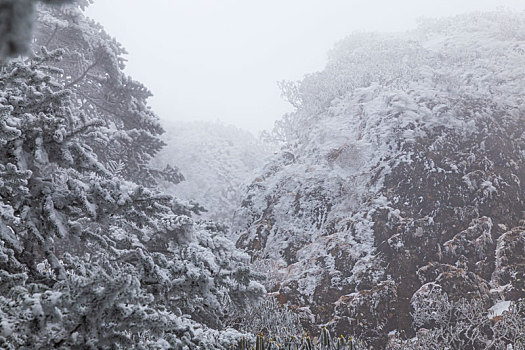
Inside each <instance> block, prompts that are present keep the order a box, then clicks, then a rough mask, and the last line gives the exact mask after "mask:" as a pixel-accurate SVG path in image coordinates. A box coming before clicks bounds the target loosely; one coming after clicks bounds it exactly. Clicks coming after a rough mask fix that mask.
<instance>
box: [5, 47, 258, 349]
mask: <svg viewBox="0 0 525 350" xmlns="http://www.w3.org/2000/svg"><path fill="white" fill-rule="evenodd" d="M63 54H64V51H63V50H60V49H57V50H52V51H49V50H47V49H45V48H43V49H42V50H41V52H40V53H39V54H37V55H35V56H34V57H33V58H32V59H31V60H25V61H23V60H16V61H12V62H9V63H6V64H4V65H3V66H1V68H0V144H1V146H0V160H1V161H0V164H1V165H0V238H1V239H0V279H1V283H0V344H1V345H0V346H1V347H2V348H7V349H19V348H25V349H47V348H75V349H82V348H85V349H105V348H112V349H119V348H126V349H127V348H148V349H149V348H183V346H190V347H192V348H195V347H197V346H199V347H211V346H212V344H216V345H213V346H215V347H219V348H220V347H221V346H222V345H221V344H229V343H231V342H232V341H234V340H235V339H234V338H235V337H237V336H238V334H237V333H235V332H224V331H219V329H221V328H222V325H223V318H224V313H225V312H226V311H227V310H228V307H229V305H228V304H229V303H233V305H236V306H237V307H243V306H245V304H246V303H249V302H251V301H253V300H255V299H256V298H257V297H258V296H260V295H261V294H262V293H263V292H264V288H263V287H262V286H261V285H260V284H258V283H257V282H254V281H253V278H254V277H255V275H254V274H253V273H252V272H250V269H249V267H248V262H249V258H248V256H247V255H245V254H243V253H241V252H239V251H237V250H235V248H234V246H233V243H231V242H230V241H229V240H227V239H226V238H225V235H224V230H223V229H222V228H221V227H218V226H216V225H213V224H211V223H201V224H195V223H194V222H193V221H192V219H191V218H190V217H188V216H187V215H186V214H187V213H189V212H190V210H191V208H185V207H184V206H183V205H182V204H181V203H178V202H177V201H173V199H172V198H171V197H170V196H166V195H162V194H160V193H157V192H155V191H152V190H150V189H147V188H144V187H142V186H139V185H136V184H134V183H132V182H129V181H126V180H123V179H119V178H116V177H114V176H113V175H114V174H113V173H112V172H111V171H110V170H108V168H107V167H106V166H105V164H104V163H103V162H101V161H100V159H99V158H98V157H97V155H96V154H95V152H94V149H93V147H92V146H91V145H99V144H101V143H104V142H108V140H111V139H112V137H113V136H114V134H119V133H121V131H119V130H118V129H115V130H110V129H109V128H107V122H106V121H105V120H104V119H103V118H106V115H104V114H102V115H97V114H95V113H94V112H93V113H92V114H88V113H87V112H86V109H85V108H82V105H79V104H78V101H77V98H78V96H79V95H78V93H75V91H72V90H71V89H70V88H69V87H67V84H68V83H67V82H65V81H64V79H63V78H62V79H61V78H60V77H64V76H65V75H66V73H64V71H62V70H61V69H59V68H57V66H61V63H60V59H61V57H62V55H63ZM55 77H59V78H58V79H57V78H55ZM209 327H211V328H209ZM214 329H215V330H214ZM232 337H233V338H232Z"/></svg>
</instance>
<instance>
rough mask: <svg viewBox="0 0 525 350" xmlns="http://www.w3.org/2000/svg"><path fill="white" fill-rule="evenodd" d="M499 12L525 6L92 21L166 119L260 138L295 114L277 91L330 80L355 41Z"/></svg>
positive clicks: (185, 6)
mask: <svg viewBox="0 0 525 350" xmlns="http://www.w3.org/2000/svg"><path fill="white" fill-rule="evenodd" d="M498 7H505V8H509V9H515V10H521V11H523V10H525V0H258V1H255V0H148V1H144V0H96V1H95V3H94V4H93V5H91V7H90V8H89V9H88V10H87V14H88V15H89V16H90V17H92V18H93V19H95V20H97V21H98V22H100V23H101V24H102V25H103V26H104V27H105V28H106V30H107V31H108V33H109V34H110V35H112V36H114V37H116V38H117V39H118V40H119V41H120V42H121V43H122V44H123V45H124V47H125V48H126V49H127V50H128V52H129V55H128V57H127V59H128V67H127V73H128V74H130V75H131V76H132V77H133V78H135V79H136V80H139V81H141V82H143V83H144V84H145V85H146V86H147V87H148V88H149V89H150V90H152V92H153V94H154V97H153V98H152V99H151V100H150V103H151V105H152V107H153V108H154V110H155V111H156V112H157V114H158V115H159V116H160V118H161V119H169V120H174V121H176V120H185V121H189V120H210V121H215V120H221V121H224V122H225V123H227V124H234V125H237V126H239V127H242V128H245V129H248V130H250V131H252V132H258V131H261V130H263V129H268V128H271V127H272V126H273V123H274V121H275V120H277V119H279V118H280V117H281V116H282V115H283V114H284V113H286V112H287V111H290V110H291V109H290V107H289V106H288V104H287V103H286V102H285V101H283V100H282V98H281V97H280V91H279V89H278V87H277V81H279V80H298V79H301V77H302V76H303V75H304V74H306V73H310V72H314V71H318V70H321V69H322V68H323V66H324V64H325V62H326V53H327V51H328V50H329V49H330V48H331V47H332V46H333V45H334V43H335V42H337V41H338V40H340V39H342V38H344V37H345V36H346V35H348V34H351V33H352V32H355V31H383V32H384V31H405V30H409V29H412V28H414V27H415V26H416V23H417V19H418V18H419V17H421V16H425V17H442V16H450V15H455V14H460V13H465V12H471V11H483V10H494V9H496V8H498Z"/></svg>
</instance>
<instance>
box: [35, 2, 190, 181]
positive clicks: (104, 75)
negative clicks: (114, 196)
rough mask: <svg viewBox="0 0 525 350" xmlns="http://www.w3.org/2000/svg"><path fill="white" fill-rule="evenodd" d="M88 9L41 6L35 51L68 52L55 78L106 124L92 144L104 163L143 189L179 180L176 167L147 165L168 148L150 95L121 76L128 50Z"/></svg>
mask: <svg viewBox="0 0 525 350" xmlns="http://www.w3.org/2000/svg"><path fill="white" fill-rule="evenodd" d="M85 6H87V4H86V3H85V2H75V4H74V5H70V6H63V7H41V8H40V11H39V15H38V21H37V26H36V27H37V28H36V32H35V37H36V43H35V47H41V46H44V47H46V48H47V49H48V50H55V49H58V48H60V49H64V54H63V59H62V60H61V61H60V62H58V63H57V64H56V66H57V67H59V68H60V69H62V71H63V73H62V74H61V75H59V76H58V77H57V79H58V80H59V81H60V82H62V83H63V84H64V86H65V87H66V88H67V89H68V90H70V91H71V93H72V94H73V96H74V98H72V103H73V104H75V106H76V107H77V108H78V109H80V110H81V111H82V112H83V113H84V115H85V116H86V118H87V119H89V120H94V119H101V120H102V122H103V128H100V129H99V130H98V132H99V133H100V135H101V137H99V138H98V139H97V140H96V142H91V143H90V145H91V146H92V148H93V150H94V151H95V152H96V153H97V155H98V158H99V160H100V161H101V162H103V163H104V164H105V165H106V166H110V165H113V167H114V165H115V164H117V165H122V166H121V167H120V168H119V169H120V172H119V173H118V175H119V176H121V177H123V178H125V179H127V180H132V181H134V182H137V183H139V184H142V185H146V186H152V185H155V184H156V180H158V179H162V180H165V181H170V182H175V183H177V182H180V180H181V175H180V173H178V171H177V169H174V168H166V169H164V171H161V170H152V169H150V168H149V167H148V164H149V162H150V159H151V158H152V157H153V156H154V155H155V154H156V153H157V152H158V151H159V150H160V149H161V148H162V147H163V146H164V142H162V141H161V140H160V138H159V136H160V135H161V134H162V133H163V132H164V130H163V129H162V127H161V125H160V123H159V120H158V118H157V117H156V115H155V114H154V113H153V111H152V110H151V109H150V107H149V106H148V105H147V98H148V97H150V96H151V92H150V91H149V90H148V89H147V88H146V87H145V86H144V85H142V84H141V83H140V82H137V81H135V80H133V79H131V78H130V77H129V76H127V75H126V74H125V73H124V72H123V69H124V67H125V59H124V58H123V55H124V54H125V53H126V50H125V49H124V48H123V47H122V46H121V45H120V43H118V42H117V41H116V40H115V39H114V38H112V37H110V36H109V35H108V34H107V33H106V32H105V31H104V28H103V27H102V26H101V25H100V24H98V23H96V22H94V21H92V20H90V19H89V18H87V17H85V15H84V14H83V12H82V9H83V8H84V7H85Z"/></svg>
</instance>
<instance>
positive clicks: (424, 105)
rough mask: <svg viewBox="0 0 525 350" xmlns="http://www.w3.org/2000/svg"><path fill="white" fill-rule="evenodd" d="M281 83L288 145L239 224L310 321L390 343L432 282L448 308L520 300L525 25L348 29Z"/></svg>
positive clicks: (470, 21) (280, 129) (273, 284)
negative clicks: (304, 70) (309, 68)
mask: <svg viewBox="0 0 525 350" xmlns="http://www.w3.org/2000/svg"><path fill="white" fill-rule="evenodd" d="M283 89H284V93H285V95H286V96H287V97H288V99H289V100H290V102H291V103H292V104H293V105H294V106H295V107H296V111H295V113H292V114H290V115H287V116H286V117H284V118H283V119H282V120H281V121H280V122H279V123H278V124H277V127H276V130H275V132H274V133H275V135H276V138H280V139H283V138H284V139H285V140H286V145H287V147H286V148H285V149H284V150H283V151H282V152H280V153H279V154H277V155H276V156H274V158H273V159H272V160H271V161H270V162H269V163H267V165H266V167H265V168H264V170H263V171H262V172H261V173H260V174H259V176H258V177H257V178H256V179H255V180H254V181H253V183H252V184H251V186H250V187H249V189H248V191H247V192H246V194H245V198H244V201H243V205H242V206H241V208H240V209H239V210H238V211H237V215H236V217H235V219H234V227H235V228H236V229H237V230H238V234H239V235H240V239H239V240H238V242H237V245H238V246H239V247H243V248H246V249H247V250H248V251H249V252H250V253H251V255H252V256H253V257H254V258H255V259H256V260H258V263H259V265H260V266H266V268H267V270H268V272H269V273H271V277H272V280H270V281H269V285H268V286H269V287H270V288H272V289H273V290H274V292H275V293H276V294H277V295H278V296H279V299H280V300H281V301H282V302H284V303H288V304H289V305H292V306H294V307H296V308H298V310H299V311H300V312H301V313H302V315H303V319H304V321H305V324H306V325H307V326H308V325H310V326H312V325H319V324H329V325H330V326H331V327H333V328H334V329H336V330H337V333H338V334H339V333H345V334H348V332H350V333H352V332H356V333H357V334H359V335H361V336H363V337H364V338H366V339H370V340H371V341H372V343H373V344H376V345H380V344H383V345H384V343H385V341H386V337H387V334H388V333H389V332H391V331H394V330H396V331H406V332H411V331H412V319H411V316H410V312H411V311H413V308H412V307H413V305H411V300H412V298H413V297H414V296H415V295H419V294H418V290H419V289H420V288H423V287H425V286H426V285H428V284H429V283H436V284H439V285H440V287H441V288H442V289H443V291H444V292H446V293H449V295H450V297H451V298H452V299H457V298H461V297H468V298H473V297H475V298H481V299H482V300H485V301H486V302H487V303H489V304H490V303H494V302H496V301H497V300H499V299H500V298H507V299H516V298H519V297H523V296H525V289H524V278H523V276H524V273H525V270H524V268H523V266H524V265H523V263H524V262H525V261H524V256H525V255H524V252H523V242H524V241H525V232H524V230H523V229H522V228H519V227H518V226H519V225H520V224H521V223H520V220H521V219H522V213H523V211H524V210H525V205H524V203H523V200H522V198H523V194H524V193H523V190H522V187H521V182H523V181H525V166H524V165H523V164H524V160H525V159H524V157H525V134H524V132H525V124H524V121H525V120H524V119H525V105H524V104H523V102H524V101H523V99H524V91H525V17H524V15H513V14H509V13H504V12H497V13H488V14H474V15H469V16H460V17H454V18H448V19H443V20H435V21H434V20H432V21H424V22H423V23H422V24H421V25H420V26H419V28H418V29H417V30H416V31H414V32H410V33H405V34H399V35H379V34H356V35H352V36H350V37H348V38H346V39H345V40H343V41H341V42H340V43H338V44H337V46H336V47H335V49H334V50H333V51H332V52H331V54H330V61H329V63H328V65H327V66H326V68H325V69H324V70H323V71H322V72H318V73H313V74H310V75H308V76H306V77H305V78H304V79H303V80H302V81H300V82H296V83H284V84H283ZM513 228H514V229H513ZM511 229H512V230H511ZM504 247H505V248H504ZM519 247H521V248H519ZM520 276H521V277H520ZM419 293H422V292H419ZM312 329H316V327H313V328H312Z"/></svg>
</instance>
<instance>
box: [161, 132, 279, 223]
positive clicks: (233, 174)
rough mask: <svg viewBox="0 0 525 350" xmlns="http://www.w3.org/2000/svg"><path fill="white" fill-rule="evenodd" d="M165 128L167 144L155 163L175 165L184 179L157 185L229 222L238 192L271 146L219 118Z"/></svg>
mask: <svg viewBox="0 0 525 350" xmlns="http://www.w3.org/2000/svg"><path fill="white" fill-rule="evenodd" d="M165 128H166V133H165V134H164V141H165V142H166V144H167V146H166V147H165V148H164V149H163V150H162V151H161V152H160V153H159V154H158V155H157V157H156V159H155V160H154V161H153V166H155V167H157V168H164V167H165V166H166V165H167V164H171V165H173V166H176V167H177V168H178V169H179V170H180V172H181V173H182V175H183V176H184V178H185V180H184V181H182V182H180V183H179V184H176V185H175V184H171V183H166V182H165V183H162V185H161V187H162V188H163V189H165V190H166V191H167V192H168V193H170V194H173V195H175V196H177V197H179V198H182V199H185V200H191V201H196V202H198V203H199V204H200V205H201V206H204V208H205V209H206V210H207V212H204V213H202V216H203V217H205V218H210V219H214V220H217V221H221V222H225V223H229V222H230V221H231V218H232V217H233V214H234V210H235V208H236V207H237V206H238V205H239V203H240V202H239V201H240V195H239V193H240V190H241V189H242V188H243V187H244V186H245V184H247V183H249V182H250V181H251V180H252V179H253V177H254V176H255V174H256V170H257V169H258V168H260V167H261V166H262V165H263V164H264V162H265V161H266V158H267V157H268V156H269V155H270V154H272V149H271V146H270V145H269V144H267V143H262V142H260V141H259V140H258V139H257V138H256V137H255V136H253V135H252V134H251V133H250V132H248V131H245V130H241V129H239V128H236V127H234V126H230V125H224V124H221V123H218V122H216V123H207V122H192V123H176V124H173V125H166V126H165Z"/></svg>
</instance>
